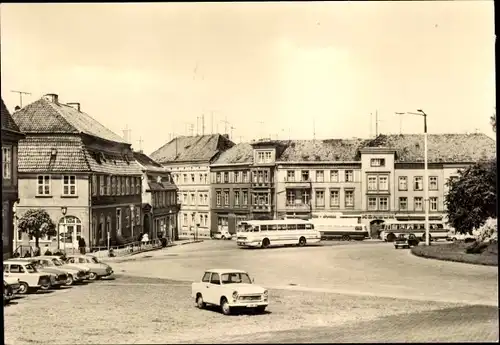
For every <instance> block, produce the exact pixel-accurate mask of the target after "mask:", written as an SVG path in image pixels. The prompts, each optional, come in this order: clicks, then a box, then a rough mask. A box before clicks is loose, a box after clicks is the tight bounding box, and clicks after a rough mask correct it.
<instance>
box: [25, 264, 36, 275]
mask: <svg viewBox="0 0 500 345" xmlns="http://www.w3.org/2000/svg"><path fill="white" fill-rule="evenodd" d="M24 269H25V270H26V272H28V273H36V272H38V271H37V269H36V268H35V266H33V265H32V264H26V265H24Z"/></svg>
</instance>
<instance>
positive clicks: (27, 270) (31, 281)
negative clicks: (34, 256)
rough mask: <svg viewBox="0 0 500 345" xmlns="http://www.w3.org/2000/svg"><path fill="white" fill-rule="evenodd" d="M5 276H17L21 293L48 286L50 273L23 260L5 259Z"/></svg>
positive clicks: (44, 288) (47, 287)
mask: <svg viewBox="0 0 500 345" xmlns="http://www.w3.org/2000/svg"><path fill="white" fill-rule="evenodd" d="M3 272H4V276H5V277H13V278H19V291H18V293H19V294H21V295H24V294H27V293H28V292H36V291H38V290H40V289H42V290H47V289H49V288H50V274H48V273H44V272H39V271H38V270H37V269H36V268H35V267H34V266H33V265H32V264H30V263H29V262H27V261H23V260H6V261H4V262H3Z"/></svg>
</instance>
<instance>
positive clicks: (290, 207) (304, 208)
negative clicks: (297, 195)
mask: <svg viewBox="0 0 500 345" xmlns="http://www.w3.org/2000/svg"><path fill="white" fill-rule="evenodd" d="M286 210H287V211H295V212H309V211H311V204H304V203H294V204H291V203H287V204H286Z"/></svg>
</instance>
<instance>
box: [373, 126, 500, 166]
mask: <svg viewBox="0 0 500 345" xmlns="http://www.w3.org/2000/svg"><path fill="white" fill-rule="evenodd" d="M427 143H428V144H427V145H428V162H430V163H463V162H477V161H481V160H485V159H492V158H494V157H495V156H496V143H495V140H493V139H492V138H490V137H488V136H487V135H485V134H483V133H473V134H428V139H427ZM364 146H365V147H384V148H391V149H395V150H396V155H397V160H396V162H423V161H424V136H423V135H422V134H402V135H400V134H391V135H379V136H378V137H377V138H375V139H373V140H367V141H366V142H365V145H364Z"/></svg>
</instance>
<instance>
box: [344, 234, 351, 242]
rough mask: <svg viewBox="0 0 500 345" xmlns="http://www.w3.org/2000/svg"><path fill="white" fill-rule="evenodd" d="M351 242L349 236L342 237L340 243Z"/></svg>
mask: <svg viewBox="0 0 500 345" xmlns="http://www.w3.org/2000/svg"><path fill="white" fill-rule="evenodd" d="M350 240H351V236H349V235H342V241H350Z"/></svg>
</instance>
